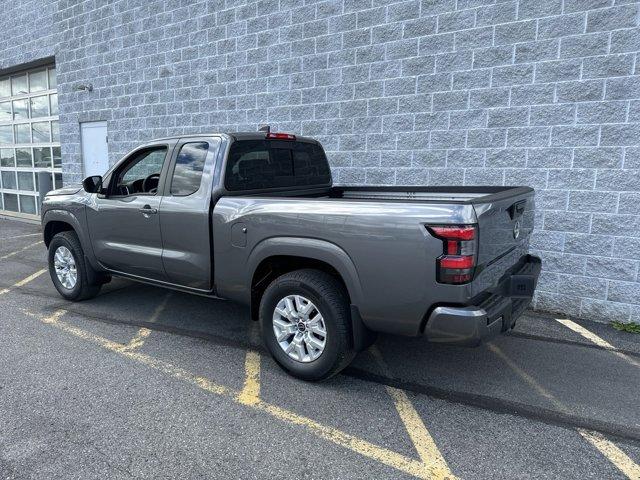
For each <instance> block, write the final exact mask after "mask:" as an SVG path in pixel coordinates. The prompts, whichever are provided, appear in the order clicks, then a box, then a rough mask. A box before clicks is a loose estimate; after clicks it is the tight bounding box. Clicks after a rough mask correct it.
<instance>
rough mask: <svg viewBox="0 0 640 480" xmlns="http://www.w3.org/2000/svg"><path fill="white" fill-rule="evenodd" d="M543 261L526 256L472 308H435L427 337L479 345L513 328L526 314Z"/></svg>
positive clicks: (428, 324) (438, 340)
mask: <svg viewBox="0 0 640 480" xmlns="http://www.w3.org/2000/svg"><path fill="white" fill-rule="evenodd" d="M541 266H542V262H541V260H540V258H538V257H535V256H533V255H526V256H524V257H523V258H522V260H521V261H520V262H518V264H517V265H516V266H515V267H514V268H513V269H512V271H510V272H508V273H507V274H506V275H505V276H504V277H502V279H501V280H500V282H499V283H498V285H497V287H496V288H494V289H492V291H490V292H486V293H485V294H484V295H482V296H480V297H479V298H478V299H476V301H475V302H472V305H469V306H464V307H460V306H446V305H442V306H438V307H436V308H434V309H433V311H432V312H431V314H430V315H429V318H428V320H427V324H426V326H425V330H424V334H425V336H426V337H427V339H428V340H429V341H431V342H437V343H447V344H453V345H466V346H475V345H479V344H480V343H482V342H484V341H486V340H488V339H490V338H492V337H495V336H496V335H498V334H499V333H501V332H506V331H507V330H509V329H511V328H513V326H514V324H515V321H516V319H517V318H518V317H519V316H520V315H521V314H522V312H524V310H525V309H526V308H527V306H528V305H529V303H531V298H532V296H533V292H534V290H535V287H536V284H537V282H538V277H539V276H540V270H541Z"/></svg>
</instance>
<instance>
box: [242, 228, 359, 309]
mask: <svg viewBox="0 0 640 480" xmlns="http://www.w3.org/2000/svg"><path fill="white" fill-rule="evenodd" d="M248 267H249V268H248V269H247V270H248V272H249V274H250V276H249V279H248V282H247V283H248V285H249V290H250V297H251V298H250V306H251V317H252V318H253V319H254V320H256V319H257V318H258V310H259V306H260V299H261V298H262V293H264V290H265V289H266V288H267V286H268V285H269V283H271V281H272V280H273V279H275V278H276V277H278V276H280V275H283V274H285V273H288V272H291V271H294V270H300V269H303V268H313V269H317V270H321V271H324V272H326V273H329V274H330V275H332V276H334V277H335V278H336V279H337V280H339V281H340V283H341V284H342V285H344V288H345V290H346V292H347V294H348V296H349V302H350V303H351V304H353V305H358V303H359V302H360V299H361V298H362V290H361V286H360V280H359V278H358V272H357V270H356V268H355V265H354V263H353V262H352V260H351V258H350V257H349V256H348V255H347V253H346V252H345V251H344V250H343V249H341V248H340V247H339V246H338V245H335V244H333V243H331V242H327V241H324V240H318V239H312V238H297V237H280V238H270V239H267V240H264V241H263V242H261V243H260V244H258V245H257V246H256V247H255V248H254V249H253V251H252V253H251V256H250V257H249V262H248Z"/></svg>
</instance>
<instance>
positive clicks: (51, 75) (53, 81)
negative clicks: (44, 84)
mask: <svg viewBox="0 0 640 480" xmlns="http://www.w3.org/2000/svg"><path fill="white" fill-rule="evenodd" d="M57 86H58V82H57V80H56V69H55V68H50V69H49V88H56V87H57Z"/></svg>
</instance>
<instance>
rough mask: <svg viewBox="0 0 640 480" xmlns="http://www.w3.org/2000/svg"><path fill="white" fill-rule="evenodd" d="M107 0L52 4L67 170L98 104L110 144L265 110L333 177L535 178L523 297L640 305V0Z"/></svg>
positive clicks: (605, 316) (220, 124)
mask: <svg viewBox="0 0 640 480" xmlns="http://www.w3.org/2000/svg"><path fill="white" fill-rule="evenodd" d="M18 3H20V2H18ZM106 3H107V2H102V1H98V0H87V1H84V2H81V1H76V0H61V1H59V2H58V5H57V8H58V10H57V13H56V15H55V23H56V31H57V32H58V34H59V38H60V40H59V42H58V43H57V44H56V45H55V53H56V61H57V65H58V82H59V91H60V111H61V115H60V119H61V132H62V152H63V156H64V159H65V162H66V163H65V167H64V171H65V179H66V180H67V181H77V180H79V179H80V178H81V177H82V168H81V159H80V155H79V152H80V146H79V128H78V122H79V121H85V120H108V128H109V148H110V156H111V160H112V161H115V160H117V159H118V158H119V157H120V156H121V155H123V154H124V153H126V152H127V150H129V149H130V148H132V147H134V146H135V145H136V144H137V143H138V142H140V141H145V140H147V139H149V138H153V137H158V136H164V135H168V134H176V133H182V132H185V133H192V132H202V131H211V130H246V129H248V130H254V129H255V128H256V126H257V124H258V123H261V122H269V123H271V124H272V125H273V126H275V127H276V128H277V129H280V130H284V131H291V132H296V133H302V134H305V135H310V136H315V137H317V138H319V139H320V140H321V141H322V142H323V143H324V145H325V148H326V149H327V151H328V153H329V155H330V158H331V162H332V166H333V171H334V174H335V178H336V180H337V182H339V183H349V184H354V183H366V184H376V185H379V184H427V185H441V184H465V185H477V184H505V185H531V186H533V187H535V188H536V190H537V192H538V194H537V202H538V208H539V213H538V217H537V230H536V232H535V234H534V238H533V249H534V251H535V252H536V253H538V254H540V255H541V256H542V257H543V259H544V273H543V276H542V278H541V282H540V289H539V293H538V295H537V297H536V299H535V306H536V307H537V308H539V309H542V310H549V311H557V312H561V313H562V314H563V315H568V316H579V317H584V318H590V319H594V320H600V321H607V320H612V319H617V320H622V321H628V320H635V321H640V283H639V277H638V269H639V268H638V264H639V263H640V212H639V209H638V208H639V207H638V205H639V204H640V58H639V54H638V52H639V50H640V29H639V28H638V25H639V18H640V4H639V3H638V2H635V1H628V0H509V1H495V0H422V1H420V0H409V1H403V2H397V1H373V0H337V1H320V2H315V1H310V0H306V1H293V0H279V1H278V0H262V1H257V2H256V1H252V2H241V1H226V2H225V1H206V2H205V1H201V2H192V1H187V0H170V1H147V0H121V1H112V2H108V3H109V4H108V5H104V4H106ZM2 21H3V22H7V21H9V19H8V18H7V19H5V18H4V16H3V20H2ZM0 35H2V34H1V33H0ZM24 41H26V40H24ZM1 55H3V53H0V56H1ZM89 82H90V83H92V84H93V86H94V91H93V92H77V91H74V90H73V86H74V85H76V84H77V83H89Z"/></svg>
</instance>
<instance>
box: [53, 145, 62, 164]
mask: <svg viewBox="0 0 640 480" xmlns="http://www.w3.org/2000/svg"><path fill="white" fill-rule="evenodd" d="M52 150H53V166H54V167H60V166H61V165H62V155H61V154H60V147H53V149H52Z"/></svg>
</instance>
